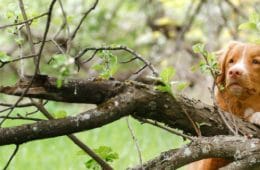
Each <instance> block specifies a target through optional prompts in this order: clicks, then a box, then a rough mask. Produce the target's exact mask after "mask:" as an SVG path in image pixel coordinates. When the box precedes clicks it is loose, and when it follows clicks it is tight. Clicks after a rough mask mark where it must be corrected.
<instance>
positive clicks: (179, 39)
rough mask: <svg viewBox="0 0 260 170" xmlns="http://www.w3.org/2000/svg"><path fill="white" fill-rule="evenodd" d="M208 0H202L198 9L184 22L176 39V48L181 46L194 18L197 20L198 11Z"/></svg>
mask: <svg viewBox="0 0 260 170" xmlns="http://www.w3.org/2000/svg"><path fill="white" fill-rule="evenodd" d="M206 1H207V0H200V2H199V4H198V6H197V7H196V9H195V10H194V12H193V14H192V15H191V16H190V18H189V19H188V20H187V22H186V23H184V24H183V26H182V28H181V31H180V33H179V35H178V37H177V39H176V44H177V45H176V49H178V48H179V46H180V44H181V42H182V41H183V39H184V38H185V37H184V36H185V33H186V32H187V31H189V30H190V28H191V26H192V24H193V22H194V20H195V17H196V16H197V15H198V13H199V12H200V9H201V7H202V6H203V4H204V3H205V2H206Z"/></svg>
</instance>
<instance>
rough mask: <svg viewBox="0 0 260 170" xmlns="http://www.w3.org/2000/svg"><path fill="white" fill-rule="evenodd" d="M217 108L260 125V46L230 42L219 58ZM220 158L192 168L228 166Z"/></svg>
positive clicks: (195, 164)
mask: <svg viewBox="0 0 260 170" xmlns="http://www.w3.org/2000/svg"><path fill="white" fill-rule="evenodd" d="M218 60H219V66H220V75H219V76H218V77H217V80H216V83H217V86H218V88H217V90H216V94H215V97H216V101H217V104H218V106H219V107H220V108H221V109H222V110H224V111H226V112H229V113H231V114H234V115H236V116H238V117H240V118H242V119H244V120H246V121H249V122H251V123H254V124H257V125H260V45H255V44H247V43H240V42H231V43H230V44H229V45H228V47H227V48H226V49H225V50H223V51H222V52H220V55H219V57H218ZM228 163H229V161H228V160H224V159H220V158H210V159H204V160H201V161H198V162H195V163H193V164H191V166H190V167H189V169H191V170H192V169H194V170H217V169H219V168H220V167H223V166H224V165H226V164H228Z"/></svg>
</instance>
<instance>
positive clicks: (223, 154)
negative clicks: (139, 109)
mask: <svg viewBox="0 0 260 170" xmlns="http://www.w3.org/2000/svg"><path fill="white" fill-rule="evenodd" d="M252 153H253V154H254V155H257V157H254V158H259V155H260V139H256V138H254V139H248V138H245V137H241V136H214V137H202V138H197V139H196V140H194V142H192V143H191V144H190V145H188V146H185V147H183V148H181V149H172V150H170V151H167V152H164V153H162V154H161V155H160V156H158V157H156V158H155V159H153V160H151V161H148V162H147V163H146V164H144V165H143V167H144V169H149V170H151V169H177V168H180V167H182V166H184V165H186V164H188V163H191V162H193V161H197V160H200V159H204V158H212V157H218V158H226V159H230V160H234V159H235V160H243V159H247V157H248V156H252ZM251 158H252V157H251ZM256 162H257V160H256V161H255V162H254V164H255V163H256ZM258 163H259V162H258ZM255 165H256V164H255ZM237 168H238V166H237ZM131 169H133V170H137V169H140V167H135V168H131ZM229 170H230V169H229Z"/></svg>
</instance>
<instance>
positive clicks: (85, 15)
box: [69, 0, 99, 41]
mask: <svg viewBox="0 0 260 170" xmlns="http://www.w3.org/2000/svg"><path fill="white" fill-rule="evenodd" d="M98 1H99V0H96V1H95V3H94V4H93V5H92V6H91V8H90V9H88V10H87V11H86V12H85V13H84V15H83V17H82V18H81V19H80V21H79V24H78V25H77V27H76V28H75V30H74V31H73V32H72V34H71V36H70V40H69V41H72V40H73V39H74V38H75V36H76V34H77V32H78V30H79V29H80V26H81V25H82V23H83V21H84V20H85V18H86V17H87V16H88V14H89V13H90V12H91V11H92V10H94V9H95V8H96V6H97V4H98Z"/></svg>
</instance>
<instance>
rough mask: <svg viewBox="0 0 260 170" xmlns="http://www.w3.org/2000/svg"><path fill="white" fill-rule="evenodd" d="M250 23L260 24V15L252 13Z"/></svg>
mask: <svg viewBox="0 0 260 170" xmlns="http://www.w3.org/2000/svg"><path fill="white" fill-rule="evenodd" d="M249 21H250V22H253V23H258V22H260V14H257V13H255V12H254V13H252V14H250V15H249Z"/></svg>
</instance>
